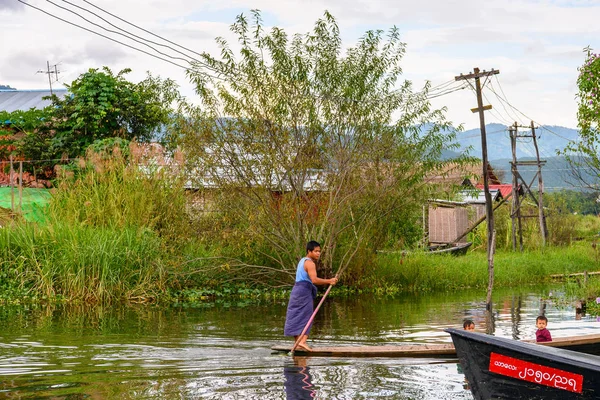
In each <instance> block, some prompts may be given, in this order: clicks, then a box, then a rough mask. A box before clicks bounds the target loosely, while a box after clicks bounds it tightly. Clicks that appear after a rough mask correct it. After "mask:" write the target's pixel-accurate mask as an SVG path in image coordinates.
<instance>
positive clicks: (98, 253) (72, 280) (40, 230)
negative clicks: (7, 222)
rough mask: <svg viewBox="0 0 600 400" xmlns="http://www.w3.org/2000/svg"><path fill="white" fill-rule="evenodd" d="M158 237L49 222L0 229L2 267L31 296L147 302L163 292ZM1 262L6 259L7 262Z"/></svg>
mask: <svg viewBox="0 0 600 400" xmlns="http://www.w3.org/2000/svg"><path fill="white" fill-rule="evenodd" d="M160 247H161V244H160V239H159V238H158V236H157V235H156V234H155V233H153V232H152V231H149V230H145V231H144V230H138V229H131V228H127V229H121V230H116V229H108V228H102V227H90V226H84V225H71V224H65V223H53V224H50V225H46V226H40V227H38V226H35V225H33V224H21V225H17V226H13V227H11V228H10V229H2V230H0V256H1V258H2V260H5V261H4V262H3V264H2V269H3V270H5V269H7V268H10V269H11V270H12V275H11V276H6V277H5V280H9V281H11V282H8V283H11V284H12V285H13V286H14V285H17V286H19V287H21V288H26V289H29V290H30V291H31V292H32V293H34V294H35V295H34V296H35V297H46V298H55V297H63V298H66V299H67V300H81V301H85V302H92V303H96V302H101V303H105V302H111V301H115V300H119V299H129V300H132V299H137V300H147V299H149V298H151V297H156V296H157V295H158V294H159V291H160V290H161V289H163V285H164V280H165V279H164V275H165V269H164V266H163V264H162V261H161V257H160V254H159V252H160ZM7 260H11V261H10V262H8V261H7Z"/></svg>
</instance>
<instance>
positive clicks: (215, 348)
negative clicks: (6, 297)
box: [0, 288, 600, 400]
mask: <svg viewBox="0 0 600 400" xmlns="http://www.w3.org/2000/svg"><path fill="white" fill-rule="evenodd" d="M525 290H526V291H525V292H519V290H516V289H515V290H510V291H506V292H504V293H503V292H502V291H500V290H498V291H497V292H496V293H495V295H494V307H495V308H494V310H493V311H494V313H493V315H491V316H488V319H491V318H493V325H492V327H493V329H494V334H495V335H496V336H502V337H513V338H515V339H531V338H534V337H535V330H536V327H535V317H536V316H537V315H538V313H539V310H540V306H541V304H540V302H541V301H542V300H541V298H542V297H543V296H541V295H540V293H542V292H543V290H539V291H537V292H536V291H533V290H532V289H531V288H526V289H525ZM546 303H547V306H546V310H545V313H546V316H547V317H548V318H549V319H550V320H551V322H552V325H551V326H552V335H553V337H564V336H572V335H577V334H586V333H595V332H596V329H597V328H598V326H599V325H600V324H598V322H596V320H595V318H594V319H591V318H590V317H585V316H583V317H582V318H581V319H579V320H577V319H576V316H575V312H574V311H575V309H574V308H573V307H570V308H568V307H564V306H562V307H561V306H558V305H557V304H556V303H554V301H553V300H552V298H550V299H549V300H547V301H546ZM285 310H286V302H285V301H282V302H278V301H273V302H267V303H261V304H253V306H252V307H245V306H244V305H241V304H239V303H235V302H232V303H211V304H206V305H198V306H194V307H192V306H190V307H171V308H159V307H148V306H145V307H138V306H132V307H127V306H116V307H110V308H109V307H107V308H101V307H96V308H86V307H72V306H29V307H27V306H20V307H13V306H0V326H1V327H2V329H1V330H0V398H20V399H25V398H48V399H50V398H52V399H67V398H80V397H78V396H82V398H83V397H85V398H98V399H104V398H118V399H121V400H126V399H137V398H144V399H161V400H162V399H171V398H177V399H197V398H202V399H241V398H244V399H245V398H250V399H254V398H261V399H273V400H281V399H290V398H291V399H294V398H297V399H312V398H321V399H352V400H354V399H378V398H379V399H382V398H386V399H390V398H394V399H396V398H399V399H419V400H423V399H428V400H434V399H435V400H440V399H449V400H456V399H472V396H471V394H470V392H469V391H468V390H466V389H465V381H464V375H462V374H460V372H459V371H458V370H457V366H456V360H455V359H454V360H452V359H450V360H445V361H444V362H445V363H444V364H442V363H440V360H436V359H427V360H425V359H422V360H417V359H394V358H361V359H349V358H337V359H336V358H329V357H309V358H306V357H304V358H300V357H297V358H296V359H292V358H290V357H289V356H287V355H281V354H273V353H272V352H271V350H270V348H271V346H273V345H275V344H282V343H286V344H289V341H286V339H285V338H284V337H283V332H282V331H283V321H284V319H285ZM322 311H323V312H322V314H321V313H320V314H318V315H317V316H318V318H320V321H319V323H318V324H316V325H315V328H314V334H313V335H311V337H312V338H313V342H312V343H311V344H313V345H314V346H331V345H339V346H344V345H347V346H359V345H369V346H378V345H402V344H408V343H411V344H414V343H445V342H449V341H450V337H449V335H448V334H447V333H446V332H444V329H445V328H447V327H462V321H463V320H464V319H465V318H468V319H472V320H474V321H475V324H476V329H477V330H478V331H480V332H483V331H485V330H486V329H487V325H486V311H485V302H484V294H482V293H481V292H477V291H475V292H457V293H452V294H446V293H442V294H435V295H419V296H417V295H414V296H403V297H385V296H382V297H373V296H362V297H361V296H353V297H351V298H332V299H330V301H327V302H326V303H325V304H324V306H323V309H322ZM282 369H283V374H282Z"/></svg>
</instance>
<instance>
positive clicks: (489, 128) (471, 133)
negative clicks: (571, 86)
mask: <svg viewBox="0 0 600 400" xmlns="http://www.w3.org/2000/svg"><path fill="white" fill-rule="evenodd" d="M485 131H486V138H487V148H488V158H489V159H490V160H497V159H503V158H512V151H511V148H510V137H509V133H508V127H507V126H505V125H501V124H488V125H486V126H485ZM519 133H528V134H529V133H530V130H529V129H525V128H519ZM536 136H537V143H538V149H539V152H540V158H542V159H548V158H550V157H556V151H557V150H562V149H564V148H565V147H566V146H567V144H568V143H569V141H575V140H577V139H578V137H579V131H578V130H577V129H571V128H565V127H562V126H540V127H539V128H537V129H536ZM457 141H458V143H459V144H460V146H461V148H463V149H466V148H468V147H469V146H472V147H473V149H472V150H471V152H470V154H471V155H473V156H475V157H481V131H480V130H479V129H470V130H468V131H464V132H461V133H459V134H458V135H457ZM524 157H535V147H534V146H533V143H532V139H531V138H528V139H525V138H522V139H518V140H517V158H518V159H521V158H524Z"/></svg>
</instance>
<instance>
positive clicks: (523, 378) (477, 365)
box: [446, 329, 600, 400]
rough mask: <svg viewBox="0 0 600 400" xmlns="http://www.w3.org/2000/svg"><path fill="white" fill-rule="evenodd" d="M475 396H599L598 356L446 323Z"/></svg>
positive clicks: (480, 398) (484, 399)
mask: <svg viewBox="0 0 600 400" xmlns="http://www.w3.org/2000/svg"><path fill="white" fill-rule="evenodd" d="M446 332H448V333H450V335H451V336H452V341H453V342H454V347H455V348H456V353H457V355H458V359H459V360H460V364H461V366H462V369H463V371H464V373H465V375H466V378H467V380H468V381H469V386H470V388H471V392H472V393H473V396H474V397H475V399H476V400H488V399H540V400H541V399H544V400H552V399H560V400H569V399H577V400H580V399H600V356H595V355H590V354H584V353H579V352H575V351H571V350H565V349H559V348H555V347H550V346H541V345H539V344H534V343H525V342H520V341H516V340H510V339H505V338H499V337H495V336H490V335H485V334H482V333H475V332H469V331H464V330H459V329H447V330H446Z"/></svg>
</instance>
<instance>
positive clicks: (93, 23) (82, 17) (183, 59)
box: [46, 0, 197, 63]
mask: <svg viewBox="0 0 600 400" xmlns="http://www.w3.org/2000/svg"><path fill="white" fill-rule="evenodd" d="M46 1H47V2H48V3H50V4H52V5H54V6H56V7H58V8H61V9H63V10H65V11H68V12H70V13H72V14H75V15H76V16H78V17H79V18H81V19H83V20H84V21H86V22H88V23H90V24H92V25H94V26H97V27H99V28H101V29H104V30H105V31H107V32H110V33H114V34H116V35H121V36H124V37H126V38H127V39H129V40H133V41H134V42H137V43H140V44H141V45H143V46H147V47H149V48H151V49H152V50H154V51H155V52H157V53H158V54H162V55H163V56H165V57H169V58H171V59H174V60H181V61H184V62H187V63H189V62H190V60H188V59H185V58H181V57H177V56H172V55H169V54H166V53H163V52H161V51H159V50H157V49H156V48H154V47H152V46H150V45H149V44H147V43H144V42H142V41H140V40H137V39H135V38H133V37H130V36H128V35H126V34H124V33H121V32H117V31H113V30H112V29H108V28H106V27H104V26H102V25H99V24H97V23H95V22H92V21H90V20H89V19H87V18H85V17H84V16H83V15H81V14H79V13H77V12H75V11H73V10H69V9H68V8H66V7H63V6H60V5H58V4H56V3H54V2H53V1H52V0H46ZM63 1H65V0H63ZM65 2H66V3H69V2H67V1H65ZM69 4H71V3H69ZM76 7H79V6H76ZM79 8H80V7H79ZM86 11H87V10H86ZM111 25H112V24H111ZM196 61H197V60H196Z"/></svg>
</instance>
